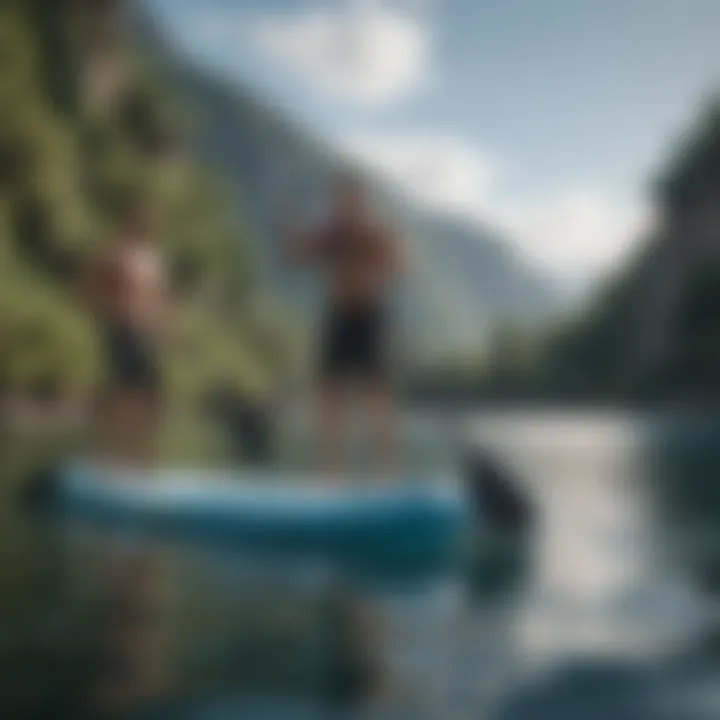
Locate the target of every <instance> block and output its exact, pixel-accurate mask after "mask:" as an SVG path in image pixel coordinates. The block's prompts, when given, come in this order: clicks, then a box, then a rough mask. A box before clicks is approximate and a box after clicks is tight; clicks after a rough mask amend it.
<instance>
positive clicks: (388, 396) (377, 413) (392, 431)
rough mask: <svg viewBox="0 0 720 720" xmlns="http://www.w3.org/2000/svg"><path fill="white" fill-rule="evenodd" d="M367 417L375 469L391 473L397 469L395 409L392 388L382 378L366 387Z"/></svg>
mask: <svg viewBox="0 0 720 720" xmlns="http://www.w3.org/2000/svg"><path fill="white" fill-rule="evenodd" d="M367 402H368V405H369V410H370V413H369V416H370V417H369V419H370V425H371V427H372V434H373V446H374V448H375V457H376V459H377V460H376V464H377V470H378V471H379V472H380V473H385V474H392V473H394V472H397V470H398V457H397V445H398V440H397V434H398V428H397V410H396V407H395V399H394V397H393V393H392V389H391V388H390V386H389V384H388V383H387V382H385V381H384V380H377V381H374V382H371V383H370V384H369V385H368V389H367Z"/></svg>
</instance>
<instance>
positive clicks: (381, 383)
mask: <svg viewBox="0 0 720 720" xmlns="http://www.w3.org/2000/svg"><path fill="white" fill-rule="evenodd" d="M290 254H291V257H292V258H293V259H294V261H295V262H297V263H300V264H304V265H306V266H312V267H314V268H316V269H319V270H320V271H321V273H322V274H323V276H324V280H325V286H326V308H325V311H324V317H323V320H322V325H321V333H320V348H319V351H320V352H319V355H320V358H319V364H320V367H319V372H320V386H321V387H320V411H321V412H320V415H321V418H320V419H321V423H320V424H321V428H320V430H321V435H322V444H323V456H324V460H325V464H326V468H327V470H328V471H330V472H331V473H335V472H337V471H339V470H340V468H341V463H342V447H343V434H344V430H345V416H346V411H347V409H348V401H349V399H350V398H351V393H353V394H354V395H355V397H357V396H358V395H359V396H360V397H361V398H362V399H364V400H366V401H367V403H368V406H369V408H370V410H371V426H372V428H373V432H374V434H375V439H376V444H377V447H378V449H379V450H380V452H381V453H382V456H383V464H384V466H385V469H390V468H391V467H392V465H393V464H394V461H395V458H394V452H395V419H394V407H393V398H392V391H391V370H392V368H391V356H390V355H391V354H390V308H389V294H390V291H391V289H392V286H393V284H394V283H395V281H396V278H397V276H398V273H399V270H400V267H401V253H400V247H399V243H398V239H397V237H396V236H395V235H394V234H393V233H392V232H391V231H390V230H389V229H388V228H387V227H386V226H385V225H384V224H383V223H382V222H381V221H380V220H379V219H378V218H377V217H376V216H375V215H374V214H373V212H372V210H371V209H370V205H369V202H368V198H367V195H366V192H365V188H364V187H363V185H362V183H361V181H360V180H359V179H358V178H357V177H354V176H351V175H339V176H338V177H336V178H335V180H334V183H333V187H332V191H331V208H330V212H329V215H328V217H327V218H326V219H325V220H324V222H322V223H321V224H320V225H319V226H318V227H315V228H312V229H309V230H305V231H299V232H298V231H294V232H292V233H291V242H290Z"/></svg>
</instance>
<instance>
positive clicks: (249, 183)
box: [137, 17, 558, 354]
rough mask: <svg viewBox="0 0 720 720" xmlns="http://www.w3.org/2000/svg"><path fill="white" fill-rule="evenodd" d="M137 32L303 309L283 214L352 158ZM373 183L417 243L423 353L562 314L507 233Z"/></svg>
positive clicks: (263, 264) (267, 268) (408, 327)
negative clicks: (285, 246) (284, 253)
mask: <svg viewBox="0 0 720 720" xmlns="http://www.w3.org/2000/svg"><path fill="white" fill-rule="evenodd" d="M137 36H138V39H139V41H140V42H141V44H142V45H143V46H144V51H145V54H146V55H147V56H148V57H149V59H150V60H151V61H152V62H153V63H154V64H155V65H156V66H157V68H158V70H159V71H160V72H161V73H162V75H163V76H164V78H165V79H166V81H167V82H169V83H171V84H172V85H173V86H174V89H175V90H176V91H177V92H179V94H180V96H181V97H182V98H183V100H184V102H186V103H187V104H188V105H190V106H192V107H193V108H195V109H196V110H197V112H198V115H199V117H198V118H197V133H196V147H195V148H193V151H194V152H195V153H196V154H197V155H198V156H199V159H201V160H203V161H205V162H207V163H209V164H211V165H213V166H216V167H218V168H220V169H221V170H222V172H223V173H224V174H225V176H226V177H227V178H228V179H229V180H230V182H231V183H232V185H233V186H234V188H236V190H237V196H238V198H239V202H240V203H241V205H242V212H243V216H244V218H245V219H246V221H247V222H248V224H249V227H250V229H251V230H252V232H253V235H254V237H255V239H256V243H255V245H256V247H255V250H256V256H257V260H258V264H259V266H260V270H261V275H264V276H265V277H267V278H268V279H269V280H270V282H271V284H272V286H273V289H276V290H277V292H278V293H279V295H280V296H281V297H283V298H284V299H285V300H286V301H288V302H289V303H291V304H292V306H294V307H297V306H299V305H300V306H302V305H303V304H304V303H305V302H306V300H307V298H309V297H311V295H312V291H311V290H310V289H309V288H308V287H307V285H305V284H302V281H301V280H298V279H297V277H295V273H293V272H291V271H290V270H289V269H288V268H286V267H285V266H284V263H283V262H282V258H281V256H280V253H279V248H278V242H279V239H278V234H279V233H278V231H279V228H280V226H279V218H278V214H279V213H280V212H282V211H283V209H287V207H286V205H287V202H288V200H289V199H290V197H291V196H292V195H293V194H295V195H296V196H297V195H298V194H299V195H300V199H301V200H307V201H308V202H309V203H312V200H313V199H315V200H317V199H319V198H321V197H322V193H323V190H324V188H325V187H326V185H327V179H328V177H329V176H330V175H331V174H332V173H333V172H334V171H336V170H337V169H339V168H342V167H347V166H348V165H349V164H350V161H349V160H348V159H347V158H344V157H342V155H341V154H340V153H339V152H334V151H333V150H332V149H331V148H329V147H326V146H323V145H322V143H320V142H318V141H317V140H315V139H313V138H312V137H310V136H309V135H308V134H307V133H305V132H303V131H301V130H300V129H298V128H297V127H296V126H295V125H294V124H293V123H292V122H291V121H290V120H289V119H287V118H285V117H284V116H283V114H282V113H281V112H279V111H277V110H275V109H272V108H270V107H268V106H266V105H265V104H263V103H262V102H261V101H260V100H259V99H258V98H257V97H255V96H253V95H252V94H251V93H250V92H248V91H247V89H244V88H243V87H242V86H241V85H240V84H239V83H237V84H236V83H234V82H229V81H228V80H227V79H223V78H220V77H219V76H217V75H215V74H214V73H212V72H210V71H208V70H206V69H201V68H199V67H198V66H196V65H195V64H193V62H191V61H190V60H188V59H187V58H186V57H184V56H183V55H182V53H181V51H179V50H178V49H176V48H172V47H170V46H169V45H168V44H167V43H166V42H165V40H164V39H163V37H162V34H161V33H160V32H158V31H157V29H156V28H155V26H154V25H153V23H152V21H150V20H148V19H147V18H145V17H142V18H139V19H138V22H137ZM370 184H371V186H372V187H373V189H374V191H375V192H376V194H377V196H378V200H379V201H380V205H381V206H383V205H384V206H385V207H386V209H389V210H390V211H391V212H392V213H393V214H394V215H396V216H399V217H400V220H399V224H400V226H401V227H402V230H403V232H404V234H405V236H406V238H407V243H408V248H409V256H410V262H411V272H410V273H408V277H407V280H406V282H405V286H404V288H403V289H402V291H401V292H400V298H399V304H400V307H401V308H402V310H401V317H402V325H403V329H404V334H405V338H406V340H407V341H409V343H410V345H412V347H413V349H414V352H416V353H429V354H433V353H438V352H443V351H447V350H450V349H452V348H455V349H463V348H465V349H474V348H477V347H478V345H479V344H480V343H481V341H482V338H483V335H484V333H485V332H486V331H487V330H488V329H489V328H491V327H492V326H493V325H494V324H495V323H496V322H498V321H502V322H514V323H522V324H531V323H534V322H536V321H538V320H540V319H543V318H546V317H547V316H548V315H549V314H551V313H552V312H553V310H555V309H556V308H557V306H558V299H557V295H556V293H555V291H554V288H553V287H552V285H551V283H550V282H549V281H548V280H546V279H545V278H543V277H541V276H540V273H539V272H534V271H533V270H532V269H531V268H530V267H528V266H526V265H525V264H524V263H522V261H521V260H520V259H519V258H517V257H516V256H515V255H514V254H513V252H512V249H511V247H510V245H509V244H507V243H504V242H503V241H502V239H501V238H500V236H499V235H498V234H495V233H493V231H491V230H488V231H483V230H482V229H480V228H477V227H472V226H470V225H469V224H464V223H463V222H462V221H460V220H456V219H454V218H450V217H445V216H442V215H440V214H435V213H432V212H429V211H425V210H422V209H419V208H417V207H413V206H411V205H410V204H409V203H408V202H405V201H400V200H399V195H397V194H396V193H394V192H393V191H392V190H391V189H389V188H388V187H386V186H385V185H384V184H383V183H382V182H381V181H380V180H379V179H378V178H375V177H371V178H370ZM298 191H299V192H298ZM284 206H285V207H284Z"/></svg>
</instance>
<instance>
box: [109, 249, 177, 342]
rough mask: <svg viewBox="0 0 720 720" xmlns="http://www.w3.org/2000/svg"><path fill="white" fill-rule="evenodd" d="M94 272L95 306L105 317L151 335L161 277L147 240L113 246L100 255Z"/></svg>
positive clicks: (160, 303) (158, 316) (157, 319)
mask: <svg viewBox="0 0 720 720" xmlns="http://www.w3.org/2000/svg"><path fill="white" fill-rule="evenodd" d="M96 275H99V277H97V278H96V283H97V291H96V305H97V306H98V310H99V311H100V314H101V315H103V316H104V317H105V319H106V320H108V321H111V322H116V323H120V324H123V325H127V326H129V327H131V328H133V329H135V330H138V331H141V332H143V333H148V334H152V335H155V334H157V333H158V332H159V331H160V329H161V328H160V326H161V323H162V320H163V315H164V305H165V277H164V270H163V267H162V262H161V258H160V256H159V254H158V252H157V251H156V250H155V248H154V247H153V246H152V245H151V244H150V243H146V242H128V243H120V244H118V245H116V246H115V247H114V248H112V249H110V250H109V251H108V252H107V253H106V254H105V256H104V257H103V258H101V260H100V267H99V268H98V269H97V270H96Z"/></svg>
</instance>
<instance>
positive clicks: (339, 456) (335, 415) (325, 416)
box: [320, 380, 346, 475]
mask: <svg viewBox="0 0 720 720" xmlns="http://www.w3.org/2000/svg"><path fill="white" fill-rule="evenodd" d="M345 404H346V398H345V389H344V388H343V387H342V385H341V384H340V383H339V382H337V381H334V380H326V381H324V382H323V385H322V386H321V389H320V435H321V439H320V441H321V453H322V465H323V468H324V469H325V470H326V471H327V472H328V473H330V474H331V475H337V474H339V473H340V472H342V469H343V462H344V459H345V458H344V441H345V421H346V417H345V414H346V407H345Z"/></svg>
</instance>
